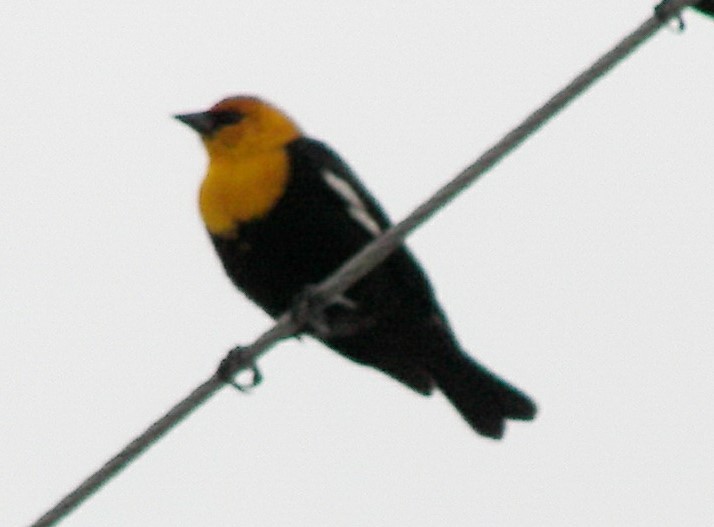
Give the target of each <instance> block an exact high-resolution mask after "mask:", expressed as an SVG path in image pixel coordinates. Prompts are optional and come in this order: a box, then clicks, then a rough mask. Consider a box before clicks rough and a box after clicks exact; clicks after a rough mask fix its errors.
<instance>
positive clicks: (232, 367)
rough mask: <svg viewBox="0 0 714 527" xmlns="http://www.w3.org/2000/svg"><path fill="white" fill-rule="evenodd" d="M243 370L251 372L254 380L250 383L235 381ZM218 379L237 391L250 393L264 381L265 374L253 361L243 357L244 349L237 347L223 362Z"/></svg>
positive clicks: (218, 372)
mask: <svg viewBox="0 0 714 527" xmlns="http://www.w3.org/2000/svg"><path fill="white" fill-rule="evenodd" d="M243 370H250V371H251V373H252V378H251V380H250V382H248V383H242V382H239V381H237V380H236V379H235V376H236V374H238V373H239V372H241V371H243ZM216 374H217V375H218V377H220V378H221V380H223V382H225V383H226V384H230V385H231V386H233V387H234V388H235V389H236V390H238V391H240V392H243V393H248V392H250V391H251V390H252V389H253V388H255V387H256V386H258V385H259V384H260V383H261V382H262V381H263V374H262V373H261V372H260V370H259V369H258V366H257V365H256V364H255V362H254V361H253V360H251V359H247V358H246V357H244V356H243V348H242V347H240V346H236V347H235V348H233V349H232V350H230V351H229V352H228V355H226V357H225V358H224V359H223V360H222V361H221V364H220V365H219V366H218V371H217V372H216Z"/></svg>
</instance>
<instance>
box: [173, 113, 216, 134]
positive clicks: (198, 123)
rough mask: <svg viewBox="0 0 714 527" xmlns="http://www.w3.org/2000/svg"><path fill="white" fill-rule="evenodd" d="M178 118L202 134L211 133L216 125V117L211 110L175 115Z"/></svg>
mask: <svg viewBox="0 0 714 527" xmlns="http://www.w3.org/2000/svg"><path fill="white" fill-rule="evenodd" d="M174 117H175V118H176V119H178V120H179V121H181V122H182V123H184V124H187V125H188V126H190V127H191V128H193V129H194V130H196V131H197V132H198V133H199V134H201V135H208V134H210V133H211V132H212V131H213V130H214V129H215V126H216V119H215V117H214V116H213V115H212V114H211V113H209V112H199V113H184V114H181V115H174Z"/></svg>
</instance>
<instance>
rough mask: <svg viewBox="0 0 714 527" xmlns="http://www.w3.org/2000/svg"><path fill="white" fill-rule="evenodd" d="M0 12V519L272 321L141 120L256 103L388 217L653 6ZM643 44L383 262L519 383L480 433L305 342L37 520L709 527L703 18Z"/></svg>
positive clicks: (181, 164) (110, 444)
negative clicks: (492, 429) (529, 403)
mask: <svg viewBox="0 0 714 527" xmlns="http://www.w3.org/2000/svg"><path fill="white" fill-rule="evenodd" d="M150 4H151V5H145V4H144V3H138V2H136V3H132V2H112V3H108V2H71V1H70V2H61V3H47V2H44V3H37V2H20V1H13V0H10V2H4V3H3V4H2V5H0V50H2V59H1V60H0V93H1V94H2V96H1V97H0V120H1V122H2V126H1V127H0V148H1V149H2V153H1V155H0V166H1V167H2V177H1V178H0V224H1V225H2V229H0V254H1V258H0V261H2V272H1V273H0V294H2V297H3V302H2V304H0V333H1V334H2V336H3V343H4V345H3V348H4V353H3V367H2V368H0V423H2V429H1V430H2V441H1V442H0V496H1V497H0V524H1V525H3V526H5V525H8V526H10V525H24V524H27V523H29V522H30V521H31V520H33V519H35V518H36V517H38V516H39V515H40V514H41V513H42V512H44V511H45V510H46V509H47V508H48V507H49V506H51V505H52V504H53V503H54V502H55V501H56V500H57V499H58V498H60V497H61V496H62V495H64V494H65V493H66V492H68V491H69V490H71V489H72V488H73V487H74V486H75V485H76V484H77V483H78V482H79V481H80V480H81V479H82V478H84V477H85V476H87V475H88V474H89V473H90V472H91V471H93V470H95V469H96V468H98V466H100V465H101V464H102V463H103V462H104V461H106V460H107V459H108V458H109V457H110V456H111V455H113V454H114V453H115V452H116V451H117V450H118V449H119V448H121V447H122V446H124V445H125V444H126V443H127V442H128V441H129V440H131V439H132V438H133V437H134V436H135V435H136V434H137V433H139V432H140V431H142V430H143V429H144V428H145V427H146V426H147V425H149V424H150V423H151V422H152V421H153V420H155V419H156V418H158V417H159V416H160V415H162V413H163V412H164V411H165V410H166V409H168V408H169V407H170V406H171V405H172V404H173V403H174V402H176V401H177V400H178V399H179V398H180V397H182V396H184V395H185V394H187V393H188V392H189V391H190V390H191V389H193V388H194V387H195V386H196V385H197V384H199V383H200V382H202V381H203V380H205V379H206V378H207V377H208V376H210V374H211V373H212V371H213V368H214V367H215V366H216V365H217V363H218V361H219V360H220V358H221V357H222V356H223V354H224V352H225V351H226V350H227V349H228V348H230V347H232V346H233V345H236V344H239V343H241V344H244V343H248V342H250V341H251V340H252V339H253V338H254V337H255V336H257V335H258V334H259V333H260V332H261V331H263V330H264V329H266V328H267V327H268V326H269V324H270V321H269V319H268V318H267V317H266V316H265V315H264V314H263V313H262V312H261V311H259V310H258V309H257V308H255V307H254V306H252V305H251V304H250V303H249V302H248V301H247V300H246V299H245V298H244V297H243V296H242V295H240V294H239V293H237V292H236V291H235V290H234V289H233V288H232V286H231V285H230V283H229V282H228V280H227V279H226V278H225V277H224V275H223V273H222V271H221V268H220V265H219V262H218V259H217V258H216V256H215V255H214V254H213V250H212V248H211V247H210V244H209V241H208V239H207V236H206V235H205V233H204V231H203V226H202V225H201V222H200V219H199V215H198V211H197V206H196V191H197V188H198V185H199V183H200V180H201V177H202V172H203V170H204V167H205V154H204V152H203V150H202V148H201V145H200V144H199V141H198V140H197V138H196V137H195V136H194V135H193V134H192V133H191V132H190V130H188V129H186V127H184V126H182V125H180V123H178V122H175V121H174V120H172V119H171V118H170V116H171V115H172V114H174V113H177V112H183V111H192V110H199V109H203V108H204V107H206V106H208V105H210V104H212V103H213V102H215V101H216V100H218V99H220V98H222V97H224V96H226V95H230V94H236V93H254V94H259V95H261V96H263V97H266V98H268V99H269V100H271V101H273V102H275V103H276V104H278V105H279V106H281V107H283V108H284V109H286V111H288V113H290V114H291V115H292V116H293V117H294V118H295V119H296V120H297V121H298V122H299V123H300V124H301V125H302V126H303V127H304V129H305V130H306V131H307V132H308V133H309V134H311V135H313V136H315V137H319V138H321V139H324V140H326V141H328V142H329V143H330V144H332V145H333V146H334V147H335V148H336V149H337V150H339V151H340V152H341V153H342V154H343V156H344V157H345V158H346V159H347V160H348V162H349V163H350V164H351V165H352V166H353V168H354V169H355V170H356V171H357V172H358V173H359V174H360V175H361V177H362V179H363V180H364V181H365V183H366V184H367V186H368V187H369V188H370V189H371V190H372V191H373V192H374V193H375V195H377V196H378V197H379V198H380V200H381V201H382V203H383V204H384V206H385V208H386V209H387V210H388V211H389V213H390V214H391V215H392V216H393V217H394V218H395V219H398V218H401V217H403V216H404V215H405V214H406V213H407V212H408V211H409V210H411V208H412V207H414V206H415V205H416V204H418V203H419V202H421V201H422V200H423V199H425V198H426V197H427V196H428V195H429V194H430V193H431V192H433V191H434V190H435V189H436V188H437V187H438V186H440V185H441V184H443V183H444V182H445V181H446V180H447V179H448V178H450V177H452V176H453V175H454V174H455V173H456V172H458V171H459V170H460V169H461V168H463V167H464V166H465V165H467V164H468V163H470V162H471V161H473V160H474V159H475V158H476V157H477V155H478V154H479V153H480V152H481V151H483V150H484V149H485V148H486V147H488V146H490V145H491V144H492V143H493V142H495V141H496V140H497V139H498V137H499V136H500V134H502V133H503V132H505V131H507V129H508V128H509V127H511V126H512V125H514V124H516V123H517V122H518V121H519V120H520V119H521V118H522V117H524V116H525V115H526V114H527V113H529V112H530V111H531V110H532V109H534V107H535V106H536V105H537V104H540V103H541V102H543V101H544V100H545V99H546V98H547V97H549V96H550V95H551V94H552V93H553V91H555V90H556V89H557V88H559V87H561V86H562V85H563V84H564V83H565V82H567V81H568V80H569V79H570V78H572V77H573V76H574V74H575V73H577V72H578V71H580V70H581V69H582V68H583V67H585V66H587V65H588V64H589V63H590V62H591V61H592V60H593V59H595V58H596V57H597V56H598V55H599V54H600V53H601V52H603V51H605V50H606V49H607V48H608V47H609V46H611V45H612V44H613V43H614V42H615V41H616V40H618V39H619V38H621V37H622V36H623V35H624V34H625V33H626V32H628V31H630V30H631V29H634V27H636V26H637V25H639V24H640V23H641V22H642V21H643V20H644V19H645V18H646V17H647V16H648V15H649V13H650V9H651V7H652V3H651V2H646V1H640V0H638V1H632V2H621V1H618V0H603V1H601V2H598V3H597V4H588V5H587V6H586V5H584V4H583V3H578V2H571V1H555V0H553V1H547V2H492V3H489V2H472V1H469V2H467V1H459V2H449V3H447V4H446V5H444V2H417V3H414V2H409V3H408V4H407V3H406V2H390V1H384V0H381V1H379V2H377V1H366V2H352V3H350V4H349V5H348V4H346V3H344V4H339V3H337V2H327V1H325V2H287V1H285V2H277V1H270V0H262V1H253V0H246V1H231V2H213V3H210V4H208V5H206V4H205V3H203V2H181V1H179V2H175V1H174V2H166V1H164V2H153V3H150ZM686 19H687V23H688V29H687V31H686V32H685V33H684V34H678V33H677V32H676V31H673V30H664V31H662V32H661V34H659V35H658V36H657V37H656V38H655V39H654V40H652V41H651V42H650V43H648V44H646V45H645V46H644V47H643V48H642V49H641V50H639V52H638V53H636V54H635V55H634V56H633V57H632V58H631V59H629V60H628V61H627V62H626V63H625V64H624V65H622V66H621V67H619V68H617V69H616V70H615V71H614V72H613V73H612V74H611V75H610V76H609V77H608V78H607V79H605V80H604V81H603V82H601V83H600V84H599V85H597V86H596V88H595V89H594V90H592V91H591V92H590V93H588V94H587V95H586V96H585V97H583V98H582V99H581V100H580V101H578V102H577V103H576V104H574V105H573V106H572V107H571V108H569V109H568V110H567V111H566V112H565V113H564V114H563V115H561V116H560V117H558V118H557V119H556V120H555V121H554V122H552V123H550V124H549V125H548V126H546V127H545V128H544V129H543V130H542V131H541V133H540V134H539V135H538V136H537V137H535V138H534V139H533V140H531V141H529V142H528V143H527V144H526V145H524V146H523V147H522V148H521V149H520V150H518V151H517V152H516V153H515V154H514V155H513V156H512V157H511V158H509V159H508V160H507V161H505V162H503V163H502V164H501V165H499V166H498V167H497V168H496V169H495V170H494V171H493V172H492V173H491V174H489V175H488V176H487V177H486V178H485V179H484V180H482V181H481V182H480V183H479V184H478V185H477V186H476V187H474V188H473V189H471V190H470V191H469V192H467V193H466V194H465V195H463V196H462V197H460V198H459V199H458V200H457V201H456V202H454V203H453V204H452V206H450V208H449V209H448V210H446V211H445V212H443V213H441V214H440V215H439V216H437V217H436V218H434V220H433V221H432V222H431V223H429V224H428V225H427V226H426V227H425V228H423V229H422V230H421V231H419V232H418V233H417V234H416V235H415V236H414V237H413V238H412V239H411V240H410V246H411V247H412V248H413V249H414V251H415V252H416V253H417V255H418V257H419V258H420V260H421V261H422V263H423V264H424V266H425V267H426V269H427V270H428V272H429V274H430V276H431V278H432V281H433V283H434V285H435V287H436V290H437V294H438V296H439V298H440V299H441V301H442V303H443V305H444V307H445V310H446V311H447V313H448V314H449V316H450V319H451V321H452V323H453V325H454V328H455V330H456V332H457V333H458V335H459V337H460V339H461V341H462V342H463V343H464V346H465V347H466V348H467V349H469V350H470V351H472V353H473V354H474V355H475V356H477V357H478V358H479V359H480V360H482V361H483V362H485V363H486V364H488V365H489V366H491V367H492V368H493V369H495V370H496V371H498V372H499V373H502V374H503V375H504V376H506V377H507V378H508V379H510V380H512V381H513V382H514V383H515V384H517V385H518V386H521V387H522V388H523V389H525V390H526V391H528V392H529V393H530V394H532V395H533V396H534V397H535V399H536V400H537V402H538V404H539V407H540V414H539V416H538V418H537V420H536V421H535V422H533V423H516V424H512V425H511V426H509V428H508V430H507V434H506V437H505V440H504V441H502V442H494V441H489V440H487V439H483V438H480V437H477V436H475V435H474V434H473V432H472V431H471V430H470V429H469V428H468V427H467V425H465V424H464V423H463V422H462V420H461V419H460V418H459V416H458V415H456V413H455V412H454V411H453V410H452V409H451V407H450V406H449V405H448V404H447V403H446V401H445V400H444V399H443V397H441V396H440V395H437V396H434V397H432V398H431V399H426V398H421V397H419V396H417V395H415V394H413V393H411V392H410V391H409V390H407V389H405V388H403V387H402V386H400V385H398V384H397V383H395V382H394V381H392V380H390V379H389V378H387V377H385V376H383V375H381V374H379V373H377V372H374V371H372V370H369V369H366V368H362V367H359V366H356V365H354V364H352V363H350V362H348V361H346V360H345V359H343V358H341V357H339V356H338V355H337V354H335V353H334V352H332V351H330V350H327V349H325V348H323V347H321V346H320V345H318V344H316V343H315V342H312V341H309V340H305V341H303V342H297V341H294V342H292V341H291V342H286V343H284V344H283V345H281V346H280V347H278V348H276V349H274V350H273V351H271V352H270V353H269V355H268V356H266V357H265V359H264V360H263V361H262V362H261V366H262V369H263V372H264V374H265V376H266V380H265V382H264V384H263V385H262V386H261V387H260V389H258V390H257V391H256V392H255V393H254V394H253V395H251V396H243V395H240V394H238V393H236V392H234V391H233V390H223V391H222V392H220V393H219V394H218V395H217V396H216V397H215V398H214V399H213V400H211V401H210V402H209V403H208V404H207V405H206V406H204V407H203V408H201V409H200V410H199V411H198V412H197V413H196V414H194V415H193V416H192V417H191V418H190V419H189V420H188V421H186V422H185V423H183V424H182V425H181V426H180V427H179V428H178V429H176V430H175V431H174V432H172V433H171V434H170V435H169V436H168V437H167V438H165V439H164V440H163V441H162V442H161V443H160V444H158V445H157V446H156V447H154V448H153V449H152V450H150V451H149V452H148V453H147V454H146V455H145V456H143V457H142V458H141V459H140V460H139V461H138V462H137V463H136V464H134V465H133V466H131V467H130V468H129V469H128V470H126V471H125V472H124V473H122V474H121V475H120V476H119V477H118V478H117V479H116V480H114V481H112V482H111V483H110V484H108V485H107V486H106V487H105V488H104V489H102V490H101V491H100V492H99V493H98V494H97V495H96V496H94V497H93V498H92V499H91V500H90V501H89V502H88V503H87V504H86V505H84V506H83V507H82V508H81V509H80V510H79V511H78V512H77V513H75V514H74V515H72V516H71V517H70V518H69V519H67V520H66V522H65V523H63V525H67V526H68V527H79V526H96V525H102V526H104V527H111V526H125V525H160V526H164V525H166V526H169V525H170V526H176V525H239V524H240V525H246V526H263V525H265V526H275V525H295V526H303V525H305V526H307V525H330V526H353V525H354V526H358V525H359V526H364V525H413V526H421V525H454V526H467V525H468V526H470V525H492V526H512V525H513V526H515V525H517V526H523V525H536V526H539V525H593V526H595V525H628V526H637V525H643V526H644V525H647V526H651V525H693V526H694V525H707V524H709V523H710V521H711V519H712V517H714V490H713V489H714V453H713V452H714V450H713V449H712V448H711V445H712V444H713V443H714V428H713V427H712V424H711V423H712V415H714V411H713V409H714V403H713V402H712V400H713V396H714V388H712V386H713V385H714V383H712V375H714V368H713V366H714V358H713V355H712V350H713V348H714V330H713V329H712V320H713V319H714V300H712V299H713V298H714V271H712V269H714V265H713V264H714V262H713V260H714V251H713V250H712V247H714V208H713V207H712V196H714V178H712V174H713V173H714V156H712V128H713V127H714V106H713V105H712V90H713V89H714V73H712V72H713V70H712V67H711V65H712V64H714V24H712V20H710V19H707V18H704V17H703V16H700V15H698V14H695V13H688V14H687V16H686Z"/></svg>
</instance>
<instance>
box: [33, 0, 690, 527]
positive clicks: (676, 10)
mask: <svg viewBox="0 0 714 527" xmlns="http://www.w3.org/2000/svg"><path fill="white" fill-rule="evenodd" d="M696 3H698V2H697V0H665V1H663V2H662V3H661V4H659V5H658V6H657V7H656V8H655V14H654V15H653V16H652V17H650V18H649V19H647V20H646V21H645V22H644V23H643V24H642V25H641V26H640V27H638V28H637V29H635V31H633V32H632V33H631V34H629V35H628V36H627V37H625V38H624V39H623V40H622V41H620V42H619V43H618V44H617V45H616V46H615V47H614V48H612V49H611V50H610V51H608V52H607V53H606V54H605V55H603V56H602V57H600V58H599V59H598V60H597V61H596V62H595V63H594V64H593V65H592V66H590V68H588V69H587V70H585V71H584V72H583V73H581V74H580V75H578V76H577V77H575V79H573V80H572V81H571V82H570V83H569V84H568V85H567V86H566V87H565V88H563V89H562V90H560V91H559V92H558V93H556V94H555V95H554V96H553V97H551V98H550V99H549V100H548V101H547V102H546V103H545V104H544V105H543V106H541V107H540V108H539V109H537V110H536V111H535V112H533V113H532V114H530V115H529V116H528V117H526V118H525V120H523V122H522V123H521V124H519V125H518V126H516V127H515V128H514V129H513V130H511V131H510V132H508V133H507V134H506V135H505V136H504V137H503V138H502V139H501V140H500V141H498V142H497V143H496V144H495V145H494V146H493V147H491V148H489V149H488V150H487V151H486V152H485V153H483V154H482V155H481V156H480V157H479V158H478V159H477V160H476V161H475V162H474V163H473V164H472V165H470V166H469V167H467V168H466V169H464V170H463V171H462V172H461V173H460V174H459V175H458V176H456V178H454V179H453V180H452V181H450V182H449V183H447V184H446V185H445V186H443V187H442V188H441V189H440V190H439V191H437V192H436V193H435V194H434V195H433V196H432V197H431V198H430V199H429V200H427V201H426V202H424V203H423V204H422V205H420V206H419V207H417V208H416V209H415V210H414V211H413V212H412V213H411V214H410V215H409V216H407V217H406V218H405V219H404V220H403V221H401V222H400V223H398V224H396V225H394V226H393V227H392V228H391V229H389V230H387V231H386V232H385V233H383V234H382V235H381V236H380V237H379V238H377V239H375V240H374V241H372V242H371V243H369V244H368V245H366V246H365V247H364V248H363V249H362V250H361V251H360V252H359V253H357V254H356V255H355V256H353V257H352V258H351V259H350V260H348V261H347V262H346V263H344V264H343V265H342V266H341V267H340V268H339V269H337V270H336V271H335V272H334V273H333V274H332V275H331V276H329V277H327V278H326V279H325V280H324V281H323V282H321V283H320V284H318V285H317V286H315V287H314V288H313V289H312V295H313V296H314V297H315V298H320V299H325V300H328V301H329V299H333V298H335V297H337V296H338V295H339V294H341V293H343V292H345V291H346V290H347V289H349V287H350V286H352V285H353V284H354V283H355V282H356V281H358V280H359V279H360V278H362V277H363V276H365V275H366V274H367V273H369V271H371V270H372V269H374V268H375V267H376V266H377V265H379V263H381V262H382V261H383V260H384V259H385V258H387V256H389V254H391V253H392V251H394V250H395V249H396V248H397V247H399V246H400V245H401V243H402V242H403V241H404V239H405V238H406V237H407V236H408V235H409V234H410V233H411V232H412V231H413V230H414V229H416V228H417V227H418V226H420V225H421V224H422V223H423V222H425V221H426V220H427V219H428V218H430V217H431V216H432V215H433V214H434V213H435V212H437V211H438V210H439V209H440V208H442V207H443V206H444V205H446V204H447V203H448V202H449V201H451V200H452V199H453V198H454V197H456V195H457V194H459V193H460V192H461V191H463V190H464V189H465V188H466V187H467V186H469V185H471V184H473V183H474V182H475V181H476V180H478V179H479V178H480V177H481V176H482V175H483V174H484V173H486V172H487V171H488V170H489V169H491V168H492V167H493V166H494V165H496V164H497V163H498V162H499V161H501V160H502V159H503V158H505V157H506V156H507V155H508V154H509V153H510V152H511V151H512V150H514V149H515V148H516V147H518V146H519V145H520V144H521V143H522V142H523V141H524V140H525V139H526V138H528V137H529V136H531V135H532V134H533V133H535V132H536V131H537V130H538V129H539V128H540V127H541V126H542V125H543V124H545V123H546V122H547V121H548V120H550V119H551V118H553V117H554V116H555V115H556V114H557V113H558V112H559V111H560V110H562V109H563V108H564V107H565V106H567V105H568V104H569V103H570V102H572V101H573V100H575V99H576V98H577V97H578V96H579V95H580V94H582V93H583V92H584V91H585V90H586V89H588V88H589V87H590V86H591V85H592V84H594V83H595V81H597V80H598V79H599V78H600V77H602V76H603V75H604V74H606V73H607V72H608V71H609V70H610V69H611V68H612V67H613V66H615V65H616V64H618V63H619V62H621V61H622V60H623V59H624V58H626V57H627V56H628V55H629V54H630V53H632V52H633V51H634V50H635V49H636V48H637V47H639V46H640V45H641V44H642V43H644V42H645V41H646V40H648V39H649V38H650V37H652V36H653V35H654V34H655V33H656V32H657V31H658V30H659V29H660V28H661V27H662V26H663V25H665V24H666V23H667V22H669V21H670V20H671V19H673V18H678V17H679V16H680V12H681V10H682V9H683V8H685V7H689V6H692V5H693V4H696ZM680 23H681V21H680ZM299 330H300V327H299V325H298V324H297V322H295V321H294V320H293V318H292V316H291V314H290V313H285V314H283V315H282V316H281V317H280V318H278V320H277V321H276V323H275V325H274V326H273V327H272V328H271V329H270V330H268V331H267V332H265V333H264V334H262V335H261V336H260V337H258V339H257V340H256V341H255V342H253V344H251V345H250V346H248V347H245V348H236V349H234V350H231V352H229V355H228V357H227V358H226V359H225V360H224V362H223V363H222V365H221V370H220V372H221V373H218V372H217V373H215V374H214V375H213V376H212V377H211V378H210V379H208V380H207V381H206V382H204V383H203V384H201V385H200V386H199V387H197V388H196V389H195V390H193V392H191V393H190V394H189V395H188V396H187V397H186V398H184V399H183V400H182V401H181V402H179V403H178V404H176V405H175V406H174V407H173V408H171V410H169V412H168V413H166V414H165V415H164V416H163V417H162V418H161V419H159V420H158V421H156V422H155V423H154V424H152V425H151V426H150V427H149V428H148V429H147V430H146V431H145V432H144V433H142V434H141V435H140V436H138V437H137V438H136V439H134V440H133V441H132V442H131V443H129V444H128V445H127V446H126V447H124V449H122V450H121V452H119V453H118V454H117V455H116V456H114V457H113V458H112V459H110V460H109V461H108V462H107V463H105V464H104V466H102V467H101V468H100V469H99V470H97V471H96V472H95V473H94V474H92V475H91V476H89V477H88V478H87V479H86V480H84V481H83V482H82V483H81V484H80V485H79V486H78V487H77V488H76V489H75V490H73V491H72V492H70V493H69V494H68V495H67V496H65V497H64V498H63V499H62V500H61V501H60V502H59V503H57V505H55V506H54V507H53V508H52V509H50V510H49V511H48V512H46V513H45V514H44V515H43V516H42V517H40V518H39V519H38V520H37V521H35V523H33V524H32V525H31V527H48V526H51V525H55V524H56V523H57V522H58V521H60V520H62V519H63V518H64V517H66V516H67V515H68V514H69V513H70V512H72V511H73V510H74V509H75V508H76V507H78V506H79V505H80V504H81V503H83V502H84V501H85V500H86V499H87V498H89V497H90V496H91V495H92V494H94V493H95V492H97V491H98V490H99V489H100V488H101V487H102V486H103V485H105V484H106V483H107V482H108V481H109V480H110V479H111V478H112V477H113V476H116V475H117V474H118V473H119V472H120V471H121V470H122V469H124V468H125V467H126V466H127V465H128V464H129V463H131V462H133V461H135V460H136V458H137V457H138V456H140V455H141V454H142V453H144V452H145V451H146V450H147V449H148V448H149V447H150V446H152V445H153V444H154V443H156V442H157V441H158V440H159V439H160V438H161V437H162V436H163V435H164V434H166V433H167V432H168V431H169V430H171V429H172V428H173V427H175V426H176V425H177V424H178V423H180V422H181V421H182V420H183V419H185V418H186V417H188V416H189V415H190V414H191V413H192V412H193V411H195V410H196V409H197V408H198V407H199V406H201V405H202V404H203V403H205V402H206V401H207V400H208V399H209V398H211V397H212V396H213V395H214V394H215V393H216V392H217V391H218V390H219V389H220V388H222V387H223V386H225V385H226V384H225V381H224V379H225V376H226V375H231V376H232V375H234V374H235V373H237V372H238V371H240V370H242V369H245V368H249V367H253V365H254V364H255V361H256V359H257V358H258V357H260V356H261V355H262V354H264V353H265V352H266V351H267V350H268V349H270V348H271V347H272V346H273V345H275V344H276V343H277V342H278V341H279V340H281V339H284V338H287V337H290V336H293V335H295V334H296V333H297V332H298V331H299Z"/></svg>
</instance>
